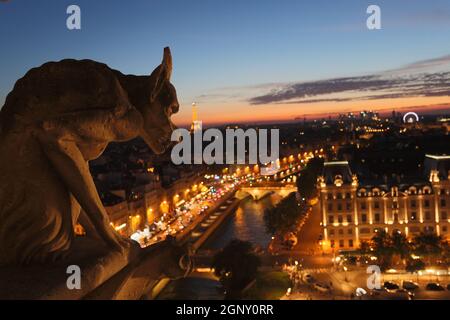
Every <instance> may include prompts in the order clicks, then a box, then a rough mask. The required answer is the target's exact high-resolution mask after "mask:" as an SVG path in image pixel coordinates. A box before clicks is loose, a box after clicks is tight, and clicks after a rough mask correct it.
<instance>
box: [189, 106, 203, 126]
mask: <svg viewBox="0 0 450 320" xmlns="http://www.w3.org/2000/svg"><path fill="white" fill-rule="evenodd" d="M201 128H202V122H201V121H199V120H198V109H197V104H196V103H195V102H193V103H192V124H191V131H192V132H194V131H196V130H201Z"/></svg>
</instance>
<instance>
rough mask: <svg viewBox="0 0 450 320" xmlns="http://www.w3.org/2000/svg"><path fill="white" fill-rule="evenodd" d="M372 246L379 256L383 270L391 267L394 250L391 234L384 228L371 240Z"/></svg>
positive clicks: (375, 253)
mask: <svg viewBox="0 0 450 320" xmlns="http://www.w3.org/2000/svg"><path fill="white" fill-rule="evenodd" d="M371 247H372V249H373V253H374V255H375V256H376V257H377V258H378V262H379V266H380V268H381V270H383V271H384V270H386V269H389V268H390V266H391V265H392V256H393V254H394V250H393V247H392V241H391V237H390V236H389V234H388V233H387V232H386V231H384V230H379V231H378V232H377V234H376V235H375V236H373V238H372V240H371Z"/></svg>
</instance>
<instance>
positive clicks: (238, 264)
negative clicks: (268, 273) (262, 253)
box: [211, 239, 261, 299]
mask: <svg viewBox="0 0 450 320" xmlns="http://www.w3.org/2000/svg"><path fill="white" fill-rule="evenodd" d="M260 265H261V260H260V259H259V257H258V256H257V255H256V254H255V253H254V248H253V245H252V244H251V243H250V242H248V241H242V240H239V239H234V240H231V241H230V243H228V244H227V245H226V246H225V247H224V248H223V249H222V250H221V251H219V252H218V253H217V254H216V255H215V256H214V257H213V262H212V265H211V267H212V268H213V269H214V274H215V275H216V276H217V277H219V279H220V282H221V283H222V284H223V286H224V287H225V291H226V294H225V298H226V299H238V298H240V297H241V292H242V290H243V289H244V288H245V287H246V286H247V285H248V284H249V283H250V282H252V281H253V280H254V279H255V278H256V275H257V272H258V267H259V266H260Z"/></svg>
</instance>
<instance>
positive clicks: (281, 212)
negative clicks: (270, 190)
mask: <svg viewBox="0 0 450 320" xmlns="http://www.w3.org/2000/svg"><path fill="white" fill-rule="evenodd" d="M303 209H304V208H303V207H302V206H301V205H300V204H299V203H298V201H297V199H296V198H295V193H294V192H293V193H291V194H289V195H288V196H287V197H285V198H284V199H282V200H281V201H280V202H278V204H277V205H276V206H275V207H273V208H268V209H266V210H265V211H264V223H265V225H266V230H267V232H268V233H271V234H276V233H280V234H283V233H286V232H288V231H295V227H296V225H297V223H298V220H299V218H300V217H301V215H302V214H303V213H304V210H303Z"/></svg>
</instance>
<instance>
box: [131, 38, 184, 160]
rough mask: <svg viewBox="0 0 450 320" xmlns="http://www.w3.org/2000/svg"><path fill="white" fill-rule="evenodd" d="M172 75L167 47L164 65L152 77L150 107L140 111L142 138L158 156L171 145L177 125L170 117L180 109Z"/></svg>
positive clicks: (170, 58)
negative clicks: (172, 82) (171, 80)
mask: <svg viewBox="0 0 450 320" xmlns="http://www.w3.org/2000/svg"><path fill="white" fill-rule="evenodd" d="M171 74H172V55H171V53H170V49H169V48H168V47H166V48H164V57H163V61H162V63H161V64H160V65H159V66H158V67H157V68H156V69H155V70H154V71H153V72H152V74H151V75H150V83H149V86H150V96H149V100H150V101H149V105H148V106H146V107H145V108H142V109H141V110H140V111H141V113H142V116H143V118H144V126H143V129H142V131H141V137H142V138H143V139H144V141H145V142H146V143H147V144H148V145H149V146H150V148H151V149H152V150H153V152H155V153H157V154H160V153H163V152H164V151H165V150H166V149H167V148H168V147H169V146H170V145H171V141H170V136H171V135H172V131H173V130H174V129H175V125H174V124H173V123H172V121H171V120H170V116H171V115H172V114H174V113H176V112H178V109H179V104H178V99H177V92H176V90H175V87H174V86H173V85H172V84H171V83H170V77H171Z"/></svg>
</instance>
